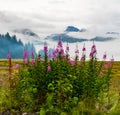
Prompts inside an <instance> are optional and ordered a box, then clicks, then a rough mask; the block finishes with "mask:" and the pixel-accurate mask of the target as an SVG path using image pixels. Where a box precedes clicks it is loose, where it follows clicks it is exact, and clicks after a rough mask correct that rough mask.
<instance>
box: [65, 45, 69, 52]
mask: <svg viewBox="0 0 120 115" xmlns="http://www.w3.org/2000/svg"><path fill="white" fill-rule="evenodd" d="M65 52H66V53H68V52H69V46H68V43H67V46H66V50H65Z"/></svg>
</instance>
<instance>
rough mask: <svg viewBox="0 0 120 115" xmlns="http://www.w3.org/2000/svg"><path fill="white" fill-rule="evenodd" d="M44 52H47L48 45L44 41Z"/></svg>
mask: <svg viewBox="0 0 120 115" xmlns="http://www.w3.org/2000/svg"><path fill="white" fill-rule="evenodd" d="M44 52H45V53H47V52H48V46H47V43H46V42H45V44H44Z"/></svg>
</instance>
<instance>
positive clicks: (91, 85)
mask: <svg viewBox="0 0 120 115" xmlns="http://www.w3.org/2000/svg"><path fill="white" fill-rule="evenodd" d="M43 50H44V60H42V59H41V57H40V55H39V56H38V57H36V58H35V57H34V55H33V54H32V56H31V60H30V59H28V52H27V51H25V52H24V55H23V62H24V65H23V67H21V68H20V70H19V74H18V76H19V81H18V85H17V90H16V91H15V92H14V93H15V96H16V97H17V99H18V101H19V105H17V106H18V107H16V108H17V109H18V108H19V111H39V110H40V115H46V114H58V115H59V114H61V113H62V112H67V113H70V112H71V111H72V109H73V108H74V107H76V106H77V105H78V103H81V102H82V103H83V104H84V107H85V108H84V109H87V108H90V109H95V108H96V106H98V105H97V104H98V102H99V97H100V94H101V93H108V92H109V87H110V79H111V71H112V64H113V61H114V60H113V58H112V59H111V60H110V61H109V62H107V61H105V59H106V57H107V55H106V53H105V54H104V56H103V61H97V49H96V45H95V44H94V43H93V45H92V47H91V52H90V54H89V57H90V59H89V60H86V47H85V44H84V45H83V48H82V56H81V57H80V56H79V49H78V46H77V45H76V50H75V57H76V58H75V59H74V60H72V59H71V58H70V55H69V50H70V49H69V44H67V46H66V49H65V51H64V49H63V45H62V41H61V40H59V41H58V44H57V47H56V48H55V49H54V50H53V51H52V52H51V54H50V52H49V49H48V46H47V44H46V43H45V44H44V48H43ZM49 57H50V58H49ZM79 57H80V58H79ZM28 60H30V61H28ZM31 65H32V66H31ZM107 96H108V97H109V93H108V95H107ZM18 97H19V98H18ZM99 105H100V103H99ZM81 108H82V107H81ZM81 108H79V109H80V111H83V108H82V109H81Z"/></svg>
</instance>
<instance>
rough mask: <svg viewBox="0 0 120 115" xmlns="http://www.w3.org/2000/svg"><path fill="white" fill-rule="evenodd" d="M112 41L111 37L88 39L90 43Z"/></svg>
mask: <svg viewBox="0 0 120 115" xmlns="http://www.w3.org/2000/svg"><path fill="white" fill-rule="evenodd" d="M114 39H115V38H112V37H102V36H96V37H95V38H92V39H90V41H99V42H104V41H111V40H114Z"/></svg>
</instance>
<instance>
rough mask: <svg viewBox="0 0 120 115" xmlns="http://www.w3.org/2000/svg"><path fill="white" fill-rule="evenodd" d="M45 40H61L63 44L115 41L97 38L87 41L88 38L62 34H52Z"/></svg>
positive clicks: (107, 38) (111, 38) (109, 38)
mask: <svg viewBox="0 0 120 115" xmlns="http://www.w3.org/2000/svg"><path fill="white" fill-rule="evenodd" d="M45 39H46V40H52V41H58V40H59V39H61V40H62V41H63V42H68V43H75V42H85V41H98V42H105V41H111V40H114V39H115V38H113V37H102V36H96V37H94V38H91V39H87V38H79V37H73V36H69V35H67V34H66V33H62V34H52V35H50V36H47V37H46V38H45Z"/></svg>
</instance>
